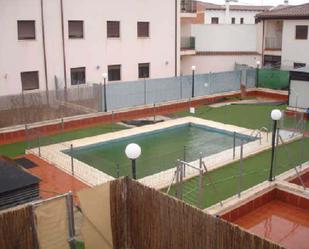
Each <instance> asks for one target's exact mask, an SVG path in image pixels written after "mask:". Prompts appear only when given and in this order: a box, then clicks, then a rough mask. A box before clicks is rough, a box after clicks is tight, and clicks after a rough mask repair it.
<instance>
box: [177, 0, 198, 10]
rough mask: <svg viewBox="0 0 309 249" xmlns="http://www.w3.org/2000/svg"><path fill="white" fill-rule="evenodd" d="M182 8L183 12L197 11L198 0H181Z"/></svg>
mask: <svg viewBox="0 0 309 249" xmlns="http://www.w3.org/2000/svg"><path fill="white" fill-rule="evenodd" d="M180 10H181V12H182V13H196V1H194V0H181V6H180Z"/></svg>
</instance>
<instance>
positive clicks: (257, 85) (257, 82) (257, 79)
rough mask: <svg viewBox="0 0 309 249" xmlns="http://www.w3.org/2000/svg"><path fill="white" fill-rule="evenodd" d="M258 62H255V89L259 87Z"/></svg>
mask: <svg viewBox="0 0 309 249" xmlns="http://www.w3.org/2000/svg"><path fill="white" fill-rule="evenodd" d="M260 65H261V62H260V61H256V84H255V85H256V87H259V70H260Z"/></svg>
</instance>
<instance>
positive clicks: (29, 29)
mask: <svg viewBox="0 0 309 249" xmlns="http://www.w3.org/2000/svg"><path fill="white" fill-rule="evenodd" d="M17 33H18V40H34V39H35V21H17Z"/></svg>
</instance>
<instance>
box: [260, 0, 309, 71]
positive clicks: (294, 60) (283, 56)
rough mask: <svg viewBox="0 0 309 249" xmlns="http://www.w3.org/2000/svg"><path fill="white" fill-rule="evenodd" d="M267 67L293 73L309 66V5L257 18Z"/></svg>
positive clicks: (289, 8) (286, 8)
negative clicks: (292, 71) (296, 69)
mask: <svg viewBox="0 0 309 249" xmlns="http://www.w3.org/2000/svg"><path fill="white" fill-rule="evenodd" d="M257 19H258V20H259V25H260V26H261V27H262V28H261V29H262V33H263V34H264V36H263V38H262V57H263V65H264V66H267V67H275V68H281V69H286V70H290V69H293V68H299V67H305V66H308V65H309V52H308V51H309V3H307V4H302V5H297V6H286V7H281V8H278V9H274V10H272V11H269V12H265V13H262V14H259V15H257Z"/></svg>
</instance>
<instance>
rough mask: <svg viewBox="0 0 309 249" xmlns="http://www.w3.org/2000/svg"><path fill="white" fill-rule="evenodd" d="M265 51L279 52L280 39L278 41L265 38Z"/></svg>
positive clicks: (273, 38)
mask: <svg viewBox="0 0 309 249" xmlns="http://www.w3.org/2000/svg"><path fill="white" fill-rule="evenodd" d="M265 49H271V50H281V49H282V39H279V38H277V37H266V38H265Z"/></svg>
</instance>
